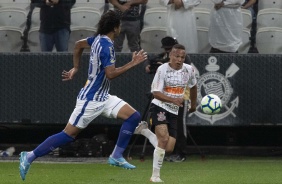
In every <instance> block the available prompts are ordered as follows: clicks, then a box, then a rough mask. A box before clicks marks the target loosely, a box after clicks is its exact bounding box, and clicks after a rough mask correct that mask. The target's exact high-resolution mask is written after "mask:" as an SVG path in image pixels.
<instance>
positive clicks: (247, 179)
mask: <svg viewBox="0 0 282 184" xmlns="http://www.w3.org/2000/svg"><path fill="white" fill-rule="evenodd" d="M130 163H132V164H134V165H136V166H137V169H135V170H125V169H121V168H118V167H113V166H109V165H108V164H106V163H41V162H40V163H39V162H34V163H33V164H32V166H31V169H30V171H29V173H28V174H27V177H26V180H25V181H24V182H23V181H22V180H21V179H20V176H19V171H18V165H19V163H18V162H17V161H14V162H0V183H1V184H18V183H26V184H38V183H40V184H106V183H107V184H111V183H122V184H127V183H128V184H133V183H134V184H139V183H140V184H144V183H150V182H149V178H150V176H151V173H152V159H151V158H150V159H149V158H147V159H146V160H145V161H144V162H140V161H139V160H138V159H137V158H136V159H134V160H132V161H131V162H130ZM161 178H162V180H164V181H165V183H169V184H278V183H282V158H279V157H275V158H267V157H266V158H256V157H228V156H224V157H218V156H208V157H207V158H206V159H205V160H204V161H203V160H201V159H200V158H199V157H198V156H193V157H189V158H188V159H187V160H186V161H185V162H181V163H172V162H164V164H163V168H162V170H161Z"/></svg>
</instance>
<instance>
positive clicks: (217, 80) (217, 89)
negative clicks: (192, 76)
mask: <svg viewBox="0 0 282 184" xmlns="http://www.w3.org/2000/svg"><path fill="white" fill-rule="evenodd" d="M216 63H217V59H216V57H214V56H211V57H210V58H209V59H208V65H206V67H205V69H206V71H207V72H206V73H204V74H202V75H200V73H199V71H198V70H197V68H196V67H195V66H194V65H193V64H192V65H193V67H194V69H195V72H196V77H197V79H198V84H197V90H198V94H197V95H198V99H197V100H198V104H200V103H199V102H200V101H201V99H202V98H203V97H204V96H205V95H207V94H211V93H212V94H215V95H217V96H218V97H219V98H220V99H221V102H222V109H221V111H220V113H219V114H215V115H208V114H204V113H203V112H202V111H201V110H200V109H201V107H200V105H198V106H197V110H196V111H195V112H194V113H192V114H189V116H192V115H193V114H195V115H196V116H198V117H199V118H201V119H204V120H206V121H209V122H210V123H211V124H213V123H214V122H216V121H218V120H221V119H223V118H225V117H227V116H229V115H232V116H233V117H236V114H235V113H234V112H233V111H234V109H235V108H237V107H238V104H239V97H236V98H235V99H230V98H231V96H232V94H233V88H232V86H231V84H230V82H229V80H228V78H230V77H233V76H234V75H235V74H236V72H237V71H238V70H239V67H238V66H237V65H235V64H234V63H232V64H231V65H230V66H229V68H228V69H227V70H226V72H225V75H223V74H221V73H219V72H217V71H218V70H219V68H220V67H219V65H217V64H216Z"/></svg>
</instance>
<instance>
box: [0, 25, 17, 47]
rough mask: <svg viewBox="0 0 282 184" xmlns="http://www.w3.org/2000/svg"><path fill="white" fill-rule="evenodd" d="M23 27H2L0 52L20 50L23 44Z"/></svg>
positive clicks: (0, 31) (0, 28)
mask: <svg viewBox="0 0 282 184" xmlns="http://www.w3.org/2000/svg"><path fill="white" fill-rule="evenodd" d="M21 36H22V29H20V28H17V27H8V26H2V27H0V45H1V47H0V52H19V51H20V49H21V46H22V40H21Z"/></svg>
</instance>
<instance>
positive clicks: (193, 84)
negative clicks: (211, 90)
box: [188, 67, 197, 112]
mask: <svg viewBox="0 0 282 184" xmlns="http://www.w3.org/2000/svg"><path fill="white" fill-rule="evenodd" d="M188 87H189V88H190V100H191V108H190V109H189V112H194V111H196V108H197V78H196V72H195V69H194V68H193V67H191V68H190V77H189V81H188Z"/></svg>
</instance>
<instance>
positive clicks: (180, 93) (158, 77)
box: [151, 63, 197, 115]
mask: <svg viewBox="0 0 282 184" xmlns="http://www.w3.org/2000/svg"><path fill="white" fill-rule="evenodd" d="M196 83H197V80H196V77H195V71H194V69H193V67H192V66H191V65H188V64H186V63H183V66H182V68H181V69H179V70H175V69H173V68H171V67H170V66H169V63H164V64H162V65H161V66H160V67H159V68H158V70H157V72H156V74H155V77H154V80H153V82H152V86H151V92H155V91H160V92H161V93H163V94H165V95H166V96H169V97H172V98H183V97H184V92H185V88H186V86H188V87H189V88H192V87H193V86H195V85H196ZM152 103H153V104H155V105H157V106H159V107H161V108H163V109H165V110H167V111H168V112H171V113H173V114H176V115H177V114H178V109H179V107H178V106H177V105H175V104H173V103H168V102H163V101H160V100H158V99H156V98H154V99H153V101H152Z"/></svg>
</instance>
